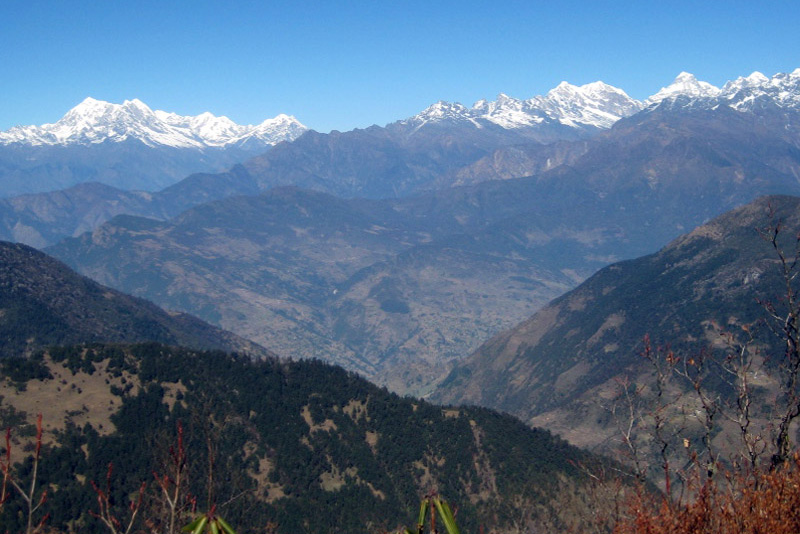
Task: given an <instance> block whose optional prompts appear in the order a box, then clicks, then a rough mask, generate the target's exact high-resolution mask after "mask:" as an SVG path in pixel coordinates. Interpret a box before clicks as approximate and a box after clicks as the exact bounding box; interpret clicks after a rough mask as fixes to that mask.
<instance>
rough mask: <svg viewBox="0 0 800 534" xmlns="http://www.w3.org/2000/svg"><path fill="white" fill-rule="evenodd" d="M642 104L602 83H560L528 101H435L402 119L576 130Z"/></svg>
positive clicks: (606, 123) (417, 123) (605, 123)
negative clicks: (462, 103)
mask: <svg viewBox="0 0 800 534" xmlns="http://www.w3.org/2000/svg"><path fill="white" fill-rule="evenodd" d="M643 107H644V105H643V104H642V103H641V102H639V101H638V100H635V99H633V98H631V97H629V96H628V95H627V94H626V93H625V91H623V90H622V89H618V88H616V87H613V86H611V85H607V84H605V83H603V82H594V83H589V84H586V85H582V86H575V85H572V84H569V83H567V82H562V83H560V84H559V85H558V86H557V87H555V88H554V89H552V90H551V91H549V92H548V93H547V94H546V95H544V96H536V97H533V98H530V99H528V100H519V99H516V98H513V97H510V96H508V95H505V94H502V93H501V94H500V95H499V96H498V97H497V100H495V101H494V102H489V101H487V100H479V101H478V102H476V103H475V104H474V105H473V106H472V108H467V107H465V106H463V105H461V104H457V103H456V104H451V103H448V102H437V103H436V104H434V105H433V106H431V107H429V108H427V109H426V110H424V111H423V112H421V113H419V114H418V115H415V116H413V117H411V118H409V119H406V120H405V121H402V122H403V123H404V124H407V125H409V126H413V127H414V128H415V129H417V130H418V129H420V128H422V127H423V126H425V125H426V124H431V123H439V122H443V121H447V122H451V123H455V122H462V123H472V124H473V125H475V126H477V127H482V126H487V125H489V124H493V125H497V126H500V127H502V128H504V129H526V128H537V127H543V126H549V125H560V126H566V127H570V128H575V129H579V130H604V129H607V128H610V127H611V125H612V124H614V123H615V122H616V121H618V120H619V119H621V118H622V117H627V116H629V115H632V114H633V113H636V112H637V111H639V110H641V109H642V108H643Z"/></svg>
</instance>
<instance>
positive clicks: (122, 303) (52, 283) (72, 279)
mask: <svg viewBox="0 0 800 534" xmlns="http://www.w3.org/2000/svg"><path fill="white" fill-rule="evenodd" d="M0 339H2V340H3V343H2V347H0V357H8V356H19V355H23V354H29V353H31V352H32V351H35V350H37V349H41V348H43V347H45V346H48V345H54V344H74V343H84V342H85V343H93V342H116V343H133V342H144V341H157V342H161V343H169V344H176V345H184V346H188V347H194V348H199V349H222V350H228V351H238V352H243V353H247V354H250V355H252V356H265V355H269V354H270V353H269V352H268V351H267V350H266V349H264V348H263V347H260V346H258V345H256V344H254V343H251V342H249V341H246V340H244V339H242V338H240V337H238V336H235V335H233V334H231V333H229V332H225V331H222V330H220V329H219V328H216V327H213V326H211V325H209V324H207V323H205V322H203V321H201V320H199V319H197V318H195V317H192V316H190V315H187V314H184V313H172V314H170V313H167V312H165V311H163V310H161V309H159V308H158V307H157V306H155V305H153V304H152V303H150V302H147V301H144V300H142V299H138V298H134V297H131V296H128V295H125V294H122V293H120V292H118V291H115V290H113V289H111V288H108V287H103V286H101V285H99V284H97V283H96V282H93V281H91V280H89V279H88V278H85V277H83V276H80V275H78V274H77V273H75V272H74V271H71V270H70V269H69V268H67V266H66V265H64V264H63V263H61V262H59V261H57V260H55V259H53V258H51V257H49V256H47V255H45V254H43V253H42V252H39V251H38V250H35V249H32V248H30V247H27V246H25V245H20V244H12V243H6V242H0Z"/></svg>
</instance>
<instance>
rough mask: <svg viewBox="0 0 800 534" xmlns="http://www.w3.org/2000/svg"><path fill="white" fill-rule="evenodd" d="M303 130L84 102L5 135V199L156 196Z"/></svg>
mask: <svg viewBox="0 0 800 534" xmlns="http://www.w3.org/2000/svg"><path fill="white" fill-rule="evenodd" d="M306 130H307V128H306V127H305V126H303V125H302V124H301V123H300V122H298V121H297V119H295V118H294V117H290V116H287V115H279V116H277V117H275V118H274V119H267V120H265V121H264V122H262V123H261V124H258V125H253V126H242V125H238V124H236V123H234V122H233V121H231V120H230V119H228V118H227V117H216V116H214V115H212V114H210V113H203V114H201V115H198V116H196V117H191V116H180V115H176V114H174V113H166V112H163V111H160V110H155V111H154V110H151V109H150V108H149V107H148V106H147V105H146V104H144V103H143V102H141V101H139V100H126V101H125V102H124V103H122V104H111V103H108V102H103V101H100V100H95V99H92V98H87V99H86V100H84V101H83V102H81V103H80V104H79V105H78V106H76V107H75V108H73V109H71V110H70V111H69V112H68V113H67V114H66V115H64V117H62V118H61V119H60V120H59V121H57V122H55V123H53V124H44V125H41V126H18V127H15V128H11V129H10V130H8V131H5V132H0V182H2V186H1V187H0V196H4V197H8V196H14V195H19V194H24V193H37V192H43V191H53V190H56V189H64V188H68V187H70V186H73V185H77V184H80V183H83V182H89V181H96V182H102V183H104V184H107V185H112V186H115V187H118V188H120V189H125V190H134V189H142V190H146V191H156V190H159V189H162V188H164V187H166V186H168V185H171V184H173V183H175V182H177V181H178V180H180V179H182V178H184V177H185V176H187V175H188V174H190V173H193V172H199V171H217V172H218V171H221V170H223V169H225V168H227V167H230V166H232V165H233V164H235V163H237V162H239V161H242V160H244V159H246V158H248V157H251V156H253V155H255V154H259V153H261V152H264V151H265V150H267V149H269V148H270V147H272V146H274V145H275V144H277V143H280V142H282V141H290V140H293V139H296V138H297V137H298V136H299V135H300V134H302V133H303V132H304V131H306Z"/></svg>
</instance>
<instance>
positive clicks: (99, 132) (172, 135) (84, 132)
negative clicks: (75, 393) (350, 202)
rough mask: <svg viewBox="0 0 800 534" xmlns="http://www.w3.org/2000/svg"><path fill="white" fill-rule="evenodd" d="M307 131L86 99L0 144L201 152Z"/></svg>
mask: <svg viewBox="0 0 800 534" xmlns="http://www.w3.org/2000/svg"><path fill="white" fill-rule="evenodd" d="M306 130H307V128H306V127H305V126H304V125H303V124H301V123H300V122H299V121H298V120H297V119H295V118H294V117H290V116H288V115H279V116H278V117H275V118H274V119H267V120H266V121H264V122H262V123H261V124H259V125H256V126H242V125H239V124H236V123H235V122H233V121H232V120H230V119H229V118H227V117H224V116H223V117H217V116H215V115H213V114H212V113H208V112H206V113H202V114H200V115H197V116H181V115H177V114H175V113H167V112H164V111H160V110H156V111H153V110H152V109H150V107H148V106H147V104H145V103H144V102H142V101H141V100H138V99H133V100H125V101H124V102H123V103H122V104H112V103H109V102H104V101H102V100H96V99H94V98H86V99H85V100H83V101H82V102H81V103H80V104H78V105H77V106H75V107H74V108H72V109H71V110H69V111H68V112H67V113H66V114H65V115H64V116H63V117H62V118H61V119H60V120H59V121H58V122H56V123H53V124H43V125H42V126H21V127H16V128H11V129H10V130H8V131H6V132H0V144H11V143H20V144H29V145H91V144H98V143H104V142H116V143H119V142H123V141H126V140H129V139H135V140H138V141H140V142H142V143H144V144H145V145H148V146H168V147H177V148H194V149H203V148H207V147H225V146H229V145H237V144H244V143H253V142H258V143H260V144H263V145H265V146H266V145H274V144H276V143H279V142H281V141H290V140H293V139H296V138H297V137H299V135H300V134H302V133H303V132H304V131H306Z"/></svg>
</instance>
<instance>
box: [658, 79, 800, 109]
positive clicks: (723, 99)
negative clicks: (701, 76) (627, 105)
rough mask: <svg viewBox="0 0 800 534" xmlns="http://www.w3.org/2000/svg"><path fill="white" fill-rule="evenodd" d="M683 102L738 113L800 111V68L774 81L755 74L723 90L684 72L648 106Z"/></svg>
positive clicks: (729, 84) (724, 87)
mask: <svg viewBox="0 0 800 534" xmlns="http://www.w3.org/2000/svg"><path fill="white" fill-rule="evenodd" d="M679 100H680V102H681V103H683V105H684V106H691V107H698V106H701V107H708V108H712V107H714V106H718V105H726V106H729V107H731V108H733V109H735V110H738V111H751V110H753V109H754V108H756V107H765V106H766V107H775V108H782V109H787V110H788V109H794V110H800V69H795V70H794V71H793V72H791V73H788V74H786V73H778V74H776V75H774V76H773V77H772V78H768V77H767V76H765V75H764V74H762V73H760V72H754V73H752V74H751V75H749V76H740V77H739V78H737V79H736V80H733V81H729V82H727V83H726V84H725V85H723V86H722V87H721V88H720V87H715V86H714V85H711V84H710V83H707V82H703V81H699V80H698V79H697V78H695V77H694V76H693V75H691V74H689V73H688V72H681V73H680V74H679V75H678V77H677V78H675V80H674V81H673V82H672V83H671V84H670V85H668V86H666V87H664V88H662V89H661V90H660V91H658V92H657V93H656V94H654V95H653V96H651V97H650V98H648V99H647V100H646V101H645V103H646V104H647V105H648V106H653V105H659V104H661V103H664V102H667V101H668V102H676V101H679Z"/></svg>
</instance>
